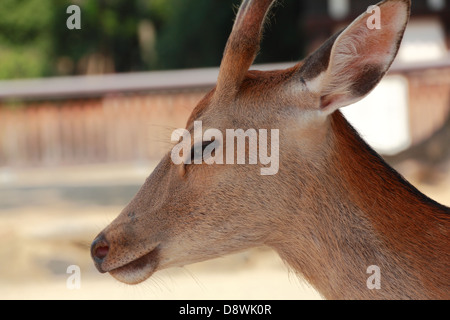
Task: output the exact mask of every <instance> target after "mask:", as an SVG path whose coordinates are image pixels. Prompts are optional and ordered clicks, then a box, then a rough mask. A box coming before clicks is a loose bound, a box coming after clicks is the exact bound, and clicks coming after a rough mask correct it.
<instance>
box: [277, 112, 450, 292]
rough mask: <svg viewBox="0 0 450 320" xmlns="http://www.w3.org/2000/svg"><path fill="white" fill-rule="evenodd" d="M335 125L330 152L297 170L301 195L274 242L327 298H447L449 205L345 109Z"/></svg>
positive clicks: (298, 196)
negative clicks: (422, 188)
mask: <svg viewBox="0 0 450 320" xmlns="http://www.w3.org/2000/svg"><path fill="white" fill-rule="evenodd" d="M331 127H332V131H331V132H332V134H331V136H330V139H329V140H330V141H329V142H330V148H329V149H330V151H329V154H328V157H327V159H329V160H328V162H327V163H324V164H322V165H318V166H314V165H313V166H310V167H309V168H308V170H307V171H308V173H305V172H301V175H302V176H301V177H300V176H297V185H298V181H300V186H298V188H297V190H298V195H297V200H298V199H300V202H301V203H298V205H297V206H296V207H295V208H296V209H294V210H291V213H292V214H293V216H290V217H289V221H287V223H286V225H285V228H284V229H285V231H286V235H285V236H283V241H280V242H279V243H276V244H275V245H274V248H275V249H276V250H277V251H278V252H279V254H280V256H281V257H282V258H283V259H284V260H285V261H286V262H287V263H288V264H289V265H290V266H291V267H292V268H293V269H294V270H296V271H297V272H299V273H300V274H301V275H302V276H303V277H304V278H305V279H306V280H307V281H308V282H309V283H310V284H312V285H313V286H314V287H315V288H316V289H317V290H318V291H319V292H320V293H321V294H322V295H323V296H324V297H326V298H331V299H346V298H350V299H374V298H375V299H377V298H379V299H409V298H413V299H415V298H419V299H420V298H430V297H431V298H448V297H449V288H450V283H449V281H450V272H449V269H450V268H449V267H450V259H449V249H448V248H449V247H450V243H449V240H448V239H449V237H448V230H449V229H450V228H449V226H450V225H449V221H450V220H449V217H450V210H449V208H446V207H444V206H441V205H439V204H438V203H436V202H434V201H432V200H431V199H429V198H427V197H426V196H425V195H423V194H421V193H420V192H419V191H418V190H417V189H415V188H414V187H413V186H412V185H410V184H409V183H408V182H406V181H405V180H404V179H403V178H402V177H401V176H400V175H399V174H398V173H397V172H395V171H394V170H393V169H392V168H391V167H389V166H388V165H387V164H386V163H385V162H384V161H383V160H382V159H381V157H380V156H378V155H377V154H376V153H375V152H374V151H373V150H372V149H371V148H370V147H368V146H367V144H366V143H364V142H363V141H362V140H361V138H360V137H359V136H358V134H357V133H356V132H355V131H354V130H353V128H352V127H351V126H350V125H349V124H348V122H347V121H346V120H345V119H344V117H343V116H342V114H340V113H339V112H337V113H335V114H334V115H333V117H332V120H331ZM314 170H317V172H314ZM319 171H320V172H319ZM324 172H326V173H325V174H324ZM308 176H309V178H308ZM305 177H306V178H305ZM318 177H320V178H318ZM292 207H294V206H293V205H292V206H291V208H292ZM286 238H288V240H287V241H286ZM374 266H375V268H377V269H374ZM443 270H446V271H445V272H447V273H446V274H442V272H443ZM378 287H379V288H378Z"/></svg>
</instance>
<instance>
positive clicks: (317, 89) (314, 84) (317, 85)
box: [306, 72, 326, 93]
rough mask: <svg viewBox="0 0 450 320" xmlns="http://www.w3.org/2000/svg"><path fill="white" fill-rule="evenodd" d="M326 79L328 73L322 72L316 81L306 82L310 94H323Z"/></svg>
mask: <svg viewBox="0 0 450 320" xmlns="http://www.w3.org/2000/svg"><path fill="white" fill-rule="evenodd" d="M325 77H326V72H322V73H321V74H319V75H318V76H317V77H315V78H314V79H311V80H308V81H306V87H307V88H308V91H309V92H312V93H321V92H322V89H323V84H324V80H325Z"/></svg>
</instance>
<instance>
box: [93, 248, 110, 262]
mask: <svg viewBox="0 0 450 320" xmlns="http://www.w3.org/2000/svg"><path fill="white" fill-rule="evenodd" d="M108 251H109V247H108V246H106V245H103V246H99V247H97V248H96V249H95V251H94V256H95V257H96V258H97V259H100V260H103V259H104V258H105V257H106V256H107V255H108Z"/></svg>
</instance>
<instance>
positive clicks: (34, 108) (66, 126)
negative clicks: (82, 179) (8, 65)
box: [0, 92, 203, 166]
mask: <svg viewBox="0 0 450 320" xmlns="http://www.w3.org/2000/svg"><path fill="white" fill-rule="evenodd" d="M202 95H203V93H202V92H192V93H177V94H173V93H166V94H146V95H142V94H140V95H122V96H111V97H106V98H101V99H75V100H68V101H61V102H57V103H55V102H39V103H30V104H29V105H27V107H26V108H24V109H15V110H11V109H8V108H6V109H5V108H3V109H1V108H0V166H6V165H9V166H11V165H12V166H29V165H33V166H37V165H44V166H50V165H67V164H84V163H103V162H118V161H119V162H120V161H143V160H149V159H157V158H160V157H161V155H162V154H163V152H164V151H166V150H168V147H169V145H170V134H171V132H172V131H173V130H174V129H176V128H180V127H185V122H186V119H187V118H188V116H189V114H190V112H191V111H192V108H193V107H195V105H196V103H197V102H198V100H199V99H200V98H201V97H202Z"/></svg>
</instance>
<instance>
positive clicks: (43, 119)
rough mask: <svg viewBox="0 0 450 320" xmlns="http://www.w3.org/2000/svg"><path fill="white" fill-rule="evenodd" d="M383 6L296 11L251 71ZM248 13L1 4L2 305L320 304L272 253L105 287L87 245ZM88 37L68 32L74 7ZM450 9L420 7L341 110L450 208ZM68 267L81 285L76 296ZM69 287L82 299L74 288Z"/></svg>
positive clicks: (219, 4)
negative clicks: (362, 93)
mask: <svg viewBox="0 0 450 320" xmlns="http://www.w3.org/2000/svg"><path fill="white" fill-rule="evenodd" d="M375 2H376V1H370V0H369V1H365V0H314V1H312V0H311V1H309V0H308V1H300V0H284V1H280V3H279V5H278V6H276V7H275V9H274V10H273V12H272V15H273V17H272V18H271V20H270V23H269V24H268V27H267V29H266V34H265V37H264V41H263V44H262V49H261V53H260V54H259V55H258V58H257V61H256V64H257V65H256V66H255V67H254V68H256V69H261V70H270V69H280V68H286V67H289V66H292V65H293V64H295V63H296V62H297V61H298V60H301V59H302V58H304V57H305V56H306V55H307V54H308V53H310V52H312V51H313V50H314V49H316V48H317V47H318V46H319V45H320V44H322V43H323V41H325V40H326V39H327V38H328V37H329V36H331V35H332V34H333V33H334V32H336V31H338V30H340V29H341V28H343V27H344V26H346V25H348V24H349V23H350V22H351V21H352V20H353V19H354V18H356V17H357V16H358V15H359V14H361V13H362V12H364V11H365V10H366V8H367V7H368V6H369V5H371V4H375ZM239 3H240V0H234V1H232V0H192V1H185V0H72V1H66V0H20V1H19V0H2V1H1V2H0V299H17V298H19V299H28V298H30V299H46V298H57V299H90V298H94V299H95V298H99V299H108V298H111V299H116V298H119V299H127V298H143V299H196V298H198V299H215V298H220V299H317V298H320V297H319V296H318V294H317V293H316V292H315V291H314V290H312V289H311V288H309V287H308V286H307V285H305V284H303V283H302V282H301V280H298V279H297V278H296V276H295V275H294V274H290V273H289V272H288V271H287V268H286V266H285V265H284V264H283V263H282V262H281V261H280V260H279V258H278V257H277V256H276V255H275V254H274V253H273V252H271V251H270V250H268V249H264V248H261V249H255V250H252V251H248V252H245V253H241V254H237V255H233V256H230V257H225V258H221V259H218V260H214V261H209V262H206V263H201V264H196V265H193V266H188V267H185V268H183V269H174V270H168V271H163V272H160V273H157V274H156V275H155V276H154V277H153V278H152V279H151V280H149V281H147V282H146V283H144V284H142V285H140V286H138V287H128V286H125V285H123V284H120V283H118V282H117V281H115V280H114V279H112V278H111V277H110V276H109V275H100V274H98V273H97V271H96V270H95V268H94V266H93V264H92V262H91V260H90V257H89V244H90V242H91V241H92V239H93V238H94V237H95V236H96V234H97V233H98V232H99V231H101V230H102V229H103V227H104V226H106V225H107V224H108V223H109V222H110V221H111V220H112V219H113V218H115V217H116V216H117V215H118V214H119V213H120V211H121V210H122V208H123V207H124V206H125V205H126V204H127V203H128V202H129V201H130V200H131V199H132V197H133V196H134V194H135V193H136V192H137V190H138V189H139V187H140V186H141V185H142V183H143V182H144V180H145V178H146V177H147V176H148V175H149V174H150V173H151V171H152V169H153V168H154V166H155V164H156V163H157V162H158V160H159V159H160V158H161V156H162V154H164V153H165V152H167V151H168V148H169V146H170V135H171V133H172V131H173V130H174V129H176V128H181V127H184V126H185V122H186V121H187V118H188V116H189V114H190V112H191V111H192V109H193V108H194V107H195V105H196V104H197V102H198V101H199V100H200V99H201V97H202V96H203V95H204V94H205V93H206V92H208V91H209V90H210V89H211V88H212V87H213V86H214V84H215V81H216V77H217V73H218V69H217V68H218V66H219V64H220V61H221V57H222V52H223V48H224V46H225V43H226V40H227V37H228V35H229V33H230V31H231V28H232V23H233V19H234V15H235V13H236V11H237V7H238V5H239ZM73 4H75V5H78V6H79V7H80V9H81V29H79V30H77V29H74V30H69V29H68V28H67V26H66V21H67V19H69V17H70V16H71V14H70V13H67V12H66V10H67V8H68V7H69V6H70V5H73ZM449 49H450V1H446V0H413V12H412V18H411V22H410V24H409V27H408V29H407V32H406V35H405V39H404V42H403V45H402V48H401V51H400V53H399V55H398V58H397V60H396V61H395V63H394V65H393V67H392V70H391V71H390V73H389V75H388V76H387V77H386V79H385V80H383V82H382V83H381V84H380V86H379V87H378V88H377V89H376V90H375V91H374V92H373V93H372V94H371V95H370V96H369V97H367V98H366V99H365V100H364V101H362V102H360V103H358V104H357V105H354V106H350V107H348V108H345V109H344V112H345V114H346V116H347V117H348V119H349V120H350V121H351V122H352V123H353V124H354V125H355V126H356V127H357V129H358V130H359V131H360V133H361V134H362V135H363V137H364V138H365V139H366V140H367V141H368V142H369V143H370V144H371V145H372V146H373V147H374V148H375V149H376V150H377V151H379V152H380V153H381V154H382V155H383V156H384V157H385V158H386V160H387V161H388V162H389V163H390V164H392V165H393V166H394V167H395V168H396V169H397V170H399V171H400V172H401V173H402V174H403V175H404V176H405V177H406V178H407V179H408V180H410V181H411V182H412V183H413V184H414V185H415V186H417V187H418V188H419V189H420V190H421V191H422V192H424V193H425V194H427V195H428V196H430V197H432V198H434V199H435V200H437V201H439V202H441V203H443V204H445V205H450V173H449V168H450V55H449ZM71 265H76V266H79V267H80V270H81V278H80V279H81V288H80V289H74V290H71V289H69V288H68V287H67V280H68V279H69V278H70V276H71V274H70V273H67V269H68V267H69V266H71ZM69 287H70V286H69Z"/></svg>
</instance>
